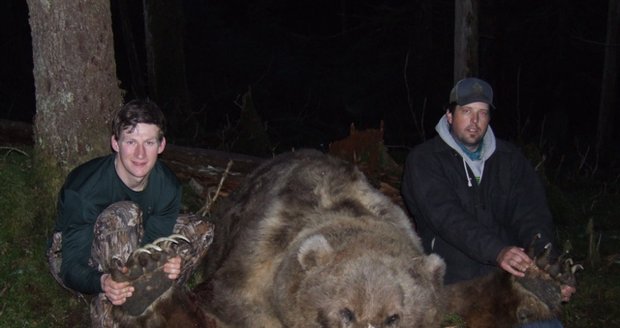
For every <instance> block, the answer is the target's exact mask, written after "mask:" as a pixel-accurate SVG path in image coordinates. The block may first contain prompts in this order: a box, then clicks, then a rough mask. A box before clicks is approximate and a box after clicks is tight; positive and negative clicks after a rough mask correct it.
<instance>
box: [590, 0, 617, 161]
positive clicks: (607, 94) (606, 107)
mask: <svg viewBox="0 0 620 328" xmlns="http://www.w3.org/2000/svg"><path fill="white" fill-rule="evenodd" d="M618 44H620V0H609V7H608V15H607V40H606V42H605V45H606V47H605V61H604V64H603V78H602V82H601V102H600V105H599V115H598V129H597V138H596V139H597V140H596V149H597V154H598V155H599V156H601V155H604V154H603V152H604V151H605V150H606V149H605V148H606V147H608V146H609V145H610V144H611V142H612V139H613V134H614V130H613V127H614V110H615V102H616V97H617V91H618V60H617V58H618Z"/></svg>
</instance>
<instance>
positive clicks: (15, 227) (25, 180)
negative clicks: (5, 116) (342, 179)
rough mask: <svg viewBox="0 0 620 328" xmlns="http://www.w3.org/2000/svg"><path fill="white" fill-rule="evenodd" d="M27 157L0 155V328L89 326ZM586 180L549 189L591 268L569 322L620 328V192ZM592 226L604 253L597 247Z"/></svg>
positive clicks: (562, 233) (561, 235)
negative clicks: (59, 270) (51, 254)
mask: <svg viewBox="0 0 620 328" xmlns="http://www.w3.org/2000/svg"><path fill="white" fill-rule="evenodd" d="M21 150H22V151H24V153H21V152H18V151H15V150H11V149H9V148H0V327H88V326H89V315H88V305H87V304H86V303H85V302H84V301H82V300H80V299H78V298H76V297H75V296H73V295H72V294H70V293H69V292H67V291H65V290H64V289H62V288H61V287H60V286H59V285H58V284H57V283H56V282H55V281H54V279H53V278H52V276H51V275H50V274H49V272H48V268H47V261H46V257H45V250H46V247H47V239H48V238H49V235H50V232H51V230H52V227H53V222H54V217H53V216H52V215H50V214H49V213H53V211H51V210H50V209H46V208H40V206H41V203H45V202H41V201H40V199H39V197H40V194H41V192H40V190H39V189H38V187H37V181H35V178H34V175H33V173H32V163H31V162H32V157H31V154H32V149H26V148H21ZM583 181H585V182H583ZM583 181H579V182H576V181H572V182H570V183H566V184H564V185H562V186H561V187H557V186H554V187H553V188H552V189H551V188H550V197H549V199H550V205H551V208H552V210H553V212H554V214H555V216H556V218H558V220H557V221H558V239H559V240H570V242H571V244H572V253H573V255H574V256H573V257H574V259H575V260H576V261H577V262H578V263H582V264H584V266H585V270H584V271H581V272H580V273H579V274H578V280H579V285H578V292H577V294H575V295H574V296H573V299H572V301H571V302H570V303H568V304H566V305H565V306H564V308H563V314H562V322H563V323H564V326H565V327H567V328H571V327H574V328H582V327H583V328H585V327H620V221H619V220H616V218H617V216H618V215H619V214H620V188H617V187H618V186H613V185H610V184H604V183H597V182H596V181H592V180H588V179H584V180H583ZM619 186H620V185H619ZM590 219H592V221H593V223H594V225H593V231H594V233H593V234H592V235H593V236H594V237H595V238H594V240H598V238H599V236H600V246H599V247H598V248H597V247H590V242H589V241H590V235H589V234H588V232H587V224H588V221H589V220H590ZM595 246H596V244H595ZM590 249H593V250H594V251H596V252H597V253H598V255H599V256H598V257H596V256H592V255H593V254H591V252H592V251H590ZM596 258H598V259H599V260H598V261H594V262H592V263H590V259H596Z"/></svg>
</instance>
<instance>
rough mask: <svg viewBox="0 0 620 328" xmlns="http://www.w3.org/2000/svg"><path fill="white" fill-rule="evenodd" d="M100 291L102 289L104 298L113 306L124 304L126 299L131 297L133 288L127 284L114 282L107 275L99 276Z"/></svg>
mask: <svg viewBox="0 0 620 328" xmlns="http://www.w3.org/2000/svg"><path fill="white" fill-rule="evenodd" d="M101 289H103V293H104V294H105V296H106V297H107V298H108V300H109V301H110V302H111V303H112V304H114V305H121V304H123V303H125V301H126V300H127V297H131V295H132V293H133V287H132V286H131V285H130V284H129V282H116V281H114V280H113V279H112V276H110V274H108V273H105V274H103V275H102V276H101Z"/></svg>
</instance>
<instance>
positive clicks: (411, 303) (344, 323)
mask: <svg viewBox="0 0 620 328" xmlns="http://www.w3.org/2000/svg"><path fill="white" fill-rule="evenodd" d="M213 220H214V222H215V224H216V226H217V233H216V234H215V237H214V241H213V245H212V246H211V249H210V250H209V254H208V255H207V258H206V261H207V269H206V274H205V279H206V280H205V282H204V283H203V284H202V285H199V286H198V287H197V288H196V289H195V291H196V293H197V294H198V295H199V297H201V298H202V300H201V302H202V303H203V304H204V306H205V308H206V310H207V311H208V312H209V313H210V314H212V315H213V316H215V317H216V319H217V320H218V323H217V326H218V328H221V327H268V328H277V327H291V328H293V327H308V328H311V327H322V328H330V327H364V328H367V327H377V328H378V327H393V328H396V327H437V326H438V325H439V323H440V322H441V311H440V304H439V303H440V299H439V297H440V295H439V294H440V290H441V288H442V281H443V274H444V271H445V264H444V262H443V260H442V259H441V258H439V257H438V256H436V255H425V254H424V252H423V250H422V246H421V244H420V241H419V238H418V236H417V235H416V234H415V232H414V230H413V228H412V225H411V222H410V220H409V218H408V217H407V216H406V215H405V213H404V212H403V210H402V209H401V208H400V207H398V206H396V205H395V204H394V203H392V202H391V201H390V200H389V199H388V198H387V197H385V196H384V195H383V194H381V193H380V192H378V191H377V190H376V189H374V188H373V187H372V186H370V185H369V183H368V182H367V180H366V178H365V177H364V175H363V174H362V173H361V172H360V171H359V170H358V169H357V168H355V167H354V166H353V165H352V164H350V163H348V162H345V161H342V160H340V159H337V158H335V157H331V156H329V155H325V154H323V153H321V152H318V151H313V150H300V151H295V152H291V153H286V154H283V155H279V156H277V157H275V158H273V159H272V160H270V161H268V162H266V163H264V164H263V165H261V166H260V167H259V168H257V169H256V170H255V171H254V172H253V173H252V174H251V175H250V176H249V177H248V178H247V179H246V180H245V182H244V183H243V184H242V185H241V186H240V188H239V189H238V190H237V192H236V193H235V194H233V195H231V196H230V197H228V198H227V199H226V200H225V203H222V204H221V205H220V208H219V209H218V210H217V211H216V212H215V214H214V215H213Z"/></svg>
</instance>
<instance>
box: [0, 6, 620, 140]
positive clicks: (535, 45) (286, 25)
mask: <svg viewBox="0 0 620 328" xmlns="http://www.w3.org/2000/svg"><path fill="white" fill-rule="evenodd" d="M114 1H118V0H113V3H114ZM135 3H141V2H138V1H136V2H135ZM135 3H134V5H135ZM343 3H345V12H346V13H347V15H345V16H343V15H342V12H343V8H342V7H341V5H342V4H343ZM607 3H608V1H603V0H595V1H587V2H586V1H579V0H566V1H560V0H551V1H539V0H522V1H491V0H481V13H480V36H481V39H480V74H479V76H480V77H482V78H484V79H486V80H488V81H489V82H491V84H492V85H493V86H494V88H495V91H496V105H497V113H496V114H494V118H493V122H492V126H493V127H494V129H495V130H496V134H498V135H499V136H501V137H505V138H508V139H515V138H516V136H517V135H518V134H519V132H518V131H521V133H522V135H523V136H525V137H526V139H531V140H526V141H532V140H536V139H537V138H538V136H539V135H540V132H541V131H542V130H543V129H542V128H541V124H542V122H543V121H545V122H547V126H546V127H545V129H544V131H545V135H544V137H545V138H548V139H549V142H558V143H561V144H572V143H573V139H574V138H579V139H580V140H584V141H587V140H591V139H592V138H593V136H594V129H595V125H596V113H597V111H598V105H599V96H600V81H601V75H602V69H603V68H602V62H603V55H604V46H603V44H604V41H605V33H606V19H607ZM184 5H185V8H186V12H185V14H186V17H185V21H186V31H185V35H183V37H184V38H185V42H186V45H185V50H186V57H187V63H186V65H187V80H188V84H189V88H190V94H191V98H192V102H193V106H194V107H195V108H196V110H199V109H201V110H203V112H201V113H204V115H202V116H200V117H197V119H196V121H195V122H197V123H198V124H200V126H201V128H202V130H203V131H205V132H204V133H203V134H202V135H200V136H199V137H198V138H196V139H194V140H191V141H188V139H187V138H182V137H181V136H178V137H179V140H185V142H186V143H195V144H196V145H200V146H205V147H213V146H215V145H213V144H212V143H211V142H212V141H211V140H213V139H214V136H216V135H217V133H218V131H221V130H222V129H223V127H225V126H226V124H227V122H230V121H234V120H235V119H236V118H237V117H238V114H239V109H238V107H237V106H235V105H234V101H235V99H236V98H237V96H238V95H240V94H243V93H244V92H245V91H246V90H247V89H248V87H249V86H251V88H252V92H253V96H254V101H255V105H256V108H257V111H258V113H259V115H260V116H261V117H262V119H263V120H264V121H265V124H266V126H267V127H268V132H269V133H270V137H271V138H272V140H274V141H277V142H279V144H280V145H281V146H282V147H290V146H295V147H301V146H309V147H318V145H319V144H321V143H326V142H329V141H331V140H335V139H339V138H342V137H344V136H345V135H346V134H347V132H348V127H349V124H350V123H352V122H353V123H356V125H357V126H359V127H361V128H365V127H377V126H378V125H379V122H380V121H381V120H384V121H385V129H386V144H388V145H402V146H413V145H415V144H416V143H418V142H420V138H419V136H418V135H417V134H416V133H415V131H414V128H413V121H412V118H411V110H412V109H411V107H410V105H409V103H408V96H407V95H408V92H409V94H410V96H411V104H412V106H413V110H414V111H418V112H419V111H421V110H422V108H426V110H425V117H424V119H425V128H426V131H427V135H432V134H433V126H434V125H435V123H436V121H437V119H438V118H439V117H440V115H442V114H443V110H442V107H443V106H444V105H445V102H446V101H447V97H448V93H449V90H450V88H451V86H452V63H453V59H452V56H453V50H452V47H453V46H452V42H453V17H454V9H453V7H454V1H453V0H436V1H430V0H426V1H410V0H401V1H397V0H394V1H372V0H359V1H352V0H348V1H333V0H319V1H308V0H298V1H290V0H288V1H287V0H253V1H252V0H249V1H241V0H228V1H189V0H187V1H184ZM0 6H1V10H0V16H1V18H0V21H1V22H2V24H3V25H2V28H1V29H0V33H2V35H1V36H0V37H1V38H0V40H2V46H1V47H0V49H1V55H0V56H1V57H0V61H1V64H0V118H2V119H13V120H21V121H29V120H31V118H32V116H33V115H34V90H33V85H32V84H33V82H32V58H31V57H30V56H31V49H30V37H29V33H30V32H29V27H28V16H27V7H26V4H25V1H23V0H5V1H3V2H2V4H0ZM134 10H135V12H134V15H135V16H136V17H137V18H136V26H138V27H139V26H141V24H142V22H140V21H139V8H137V9H136V8H134ZM343 24H344V26H345V28H344V29H343ZM343 30H344V31H345V32H346V33H343ZM136 33H137V34H138V35H139V33H140V32H139V28H137V31H136ZM407 55H408V56H409V65H408V66H407V67H405V58H407ZM117 65H118V67H119V77H120V78H121V80H122V81H123V83H124V85H123V87H125V88H126V87H127V85H126V83H128V74H127V71H126V66H127V64H126V60H125V59H124V58H123V51H120V50H119V49H117ZM405 72H406V76H407V81H408V83H409V84H408V86H409V88H407V85H406V84H405V79H404V75H405ZM618 103H619V104H620V101H619V102H618ZM164 110H166V109H165V108H164ZM519 117H520V119H521V120H520V121H517V119H518V118H519ZM526 119H529V123H528V124H525V123H524V122H526ZM518 122H521V123H520V124H519V123H518ZM549 122H553V124H549ZM172 137H173V138H174V136H172Z"/></svg>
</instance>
